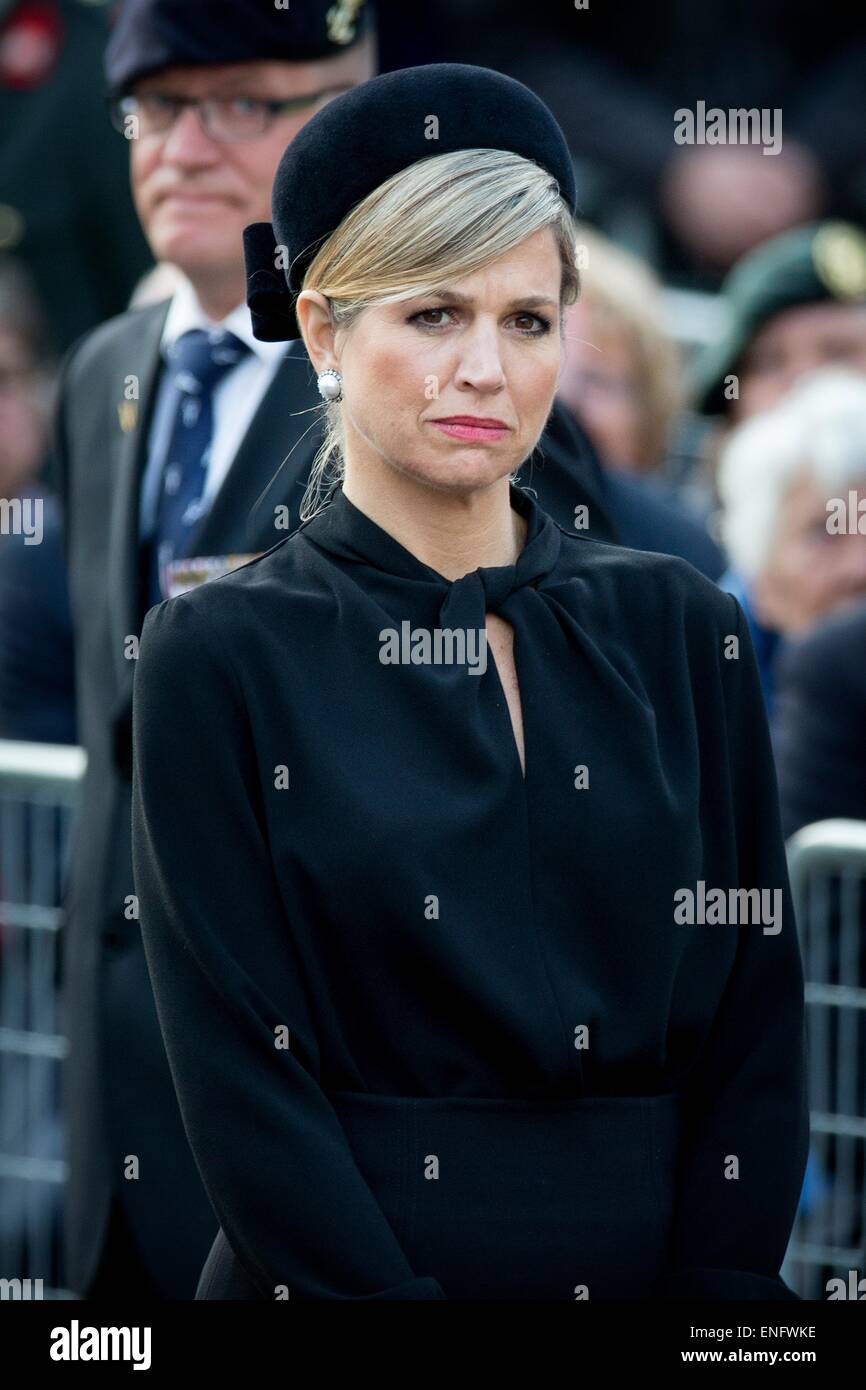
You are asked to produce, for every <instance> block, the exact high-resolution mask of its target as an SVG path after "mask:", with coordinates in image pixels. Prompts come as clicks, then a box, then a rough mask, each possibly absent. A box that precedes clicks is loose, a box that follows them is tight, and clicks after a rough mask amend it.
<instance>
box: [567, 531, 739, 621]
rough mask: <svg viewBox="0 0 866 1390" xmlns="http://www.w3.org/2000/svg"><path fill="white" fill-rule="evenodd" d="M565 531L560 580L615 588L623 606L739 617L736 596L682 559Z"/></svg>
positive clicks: (727, 617) (677, 556)
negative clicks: (677, 607) (657, 602)
mask: <svg viewBox="0 0 866 1390" xmlns="http://www.w3.org/2000/svg"><path fill="white" fill-rule="evenodd" d="M559 529H560V531H561V532H562V546H561V551H560V558H559V562H558V564H557V578H559V577H560V575H559V572H560V571H562V577H563V578H568V577H570V576H573V577H575V578H580V579H582V580H584V581H585V582H589V583H592V582H593V580H596V581H597V582H598V583H600V584H603V585H605V586H609V587H611V588H613V589H614V590H615V591H616V592H618V593H620V594H621V595H622V597H623V600H624V601H629V602H630V601H632V600H635V599H636V600H637V601H638V602H641V601H643V602H645V603H652V601H653V600H654V599H662V600H664V601H666V602H675V603H678V604H681V605H683V606H687V607H689V608H690V609H697V610H698V611H701V610H702V611H704V612H705V613H706V614H707V616H710V615H712V614H716V615H718V616H720V617H725V618H726V619H729V618H730V616H731V614H732V613H733V612H734V608H733V605H732V598H731V595H730V594H728V593H726V592H725V591H724V590H722V589H720V588H719V586H718V584H716V583H715V582H714V581H713V580H712V579H709V578H708V577H707V576H706V575H705V574H702V573H701V571H700V570H698V569H696V568H695V566H694V565H692V564H691V563H690V562H689V561H688V560H684V559H683V558H682V557H681V556H679V555H666V554H663V553H662V552H660V551H653V550H633V549H631V548H630V547H629V546H624V545H619V544H617V543H616V542H614V541H605V540H600V539H598V538H596V537H590V536H580V535H578V534H575V533H573V532H569V531H565V530H563V528H562V527H560V528H559Z"/></svg>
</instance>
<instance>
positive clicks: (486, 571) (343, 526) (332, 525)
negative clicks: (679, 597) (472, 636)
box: [299, 484, 562, 628]
mask: <svg viewBox="0 0 866 1390" xmlns="http://www.w3.org/2000/svg"><path fill="white" fill-rule="evenodd" d="M509 496H510V501H511V506H512V507H513V508H514V510H515V511H517V512H519V514H520V515H521V516H523V517H524V518H525V520H526V523H527V527H526V541H525V543H524V546H523V549H522V550H521V552H520V554H519V555H518V557H517V559H516V560H515V562H514V564H513V565H488V566H479V568H478V569H474V570H472V571H470V573H469V574H465V575H463V577H462V578H461V579H454V580H450V579H446V577H445V576H444V575H442V574H439V572H438V571H437V570H434V569H431V568H430V566H429V565H425V564H424V563H423V561H421V560H419V559H418V558H417V556H415V555H413V554H412V552H411V551H409V550H407V549H406V547H405V546H403V545H401V544H400V542H399V541H397V540H395V538H394V537H393V536H392V535H390V534H389V532H387V531H385V530H383V529H382V527H381V526H379V525H377V523H376V522H375V521H372V520H371V518H370V517H368V516H367V515H366V513H364V512H362V511H360V510H359V508H358V507H356V506H355V505H354V503H352V502H350V501H349V499H348V497H346V495H345V494H344V492H343V489H342V488H341V487H340V488H338V489H337V490H336V491H335V493H334V495H333V498H332V500H331V501H330V502H329V503H328V505H327V506H326V507H325V509H324V511H322V512H319V513H318V514H317V515H316V516H314V517H313V518H312V519H311V520H310V521H308V522H306V523H305V524H304V525H303V526H302V527H301V528H300V532H299V534H301V535H304V536H305V537H306V538H307V539H308V540H310V541H312V542H313V543H314V544H315V545H317V546H321V548H322V549H323V550H326V551H328V552H329V553H330V554H332V555H335V556H338V557H340V558H342V559H345V560H349V561H354V562H356V563H361V564H367V565H371V566H373V567H374V568H375V569H378V570H381V571H383V572H384V573H386V574H390V575H395V576H397V577H400V578H403V579H406V580H409V581H412V582H413V583H415V584H422V585H427V586H429V587H430V588H431V591H432V590H434V589H435V590H437V591H438V593H437V595H436V597H437V598H438V609H439V618H440V623H441V626H442V627H448V628H461V627H462V628H470V627H483V625H484V614H485V613H488V612H489V613H498V612H500V610H501V609H502V608H503V607H504V605H505V604H506V603H507V601H508V600H509V599H510V598H511V596H512V595H513V594H515V593H518V592H519V591H520V590H521V589H525V588H527V587H529V586H530V585H535V586H538V585H539V584H540V583H542V582H543V580H544V579H545V577H546V576H547V575H548V574H549V573H550V572H551V571H552V570H553V569H554V567H555V565H556V562H557V559H558V558H559V550H560V543H561V539H562V537H561V533H560V530H559V527H558V526H557V525H556V523H555V522H554V521H553V520H552V519H551V518H550V517H549V516H548V515H547V513H546V512H543V511H542V510H541V508H540V507H539V506H538V504H537V503H536V502H535V500H534V499H533V498H532V497H530V496H529V494H528V493H526V492H523V491H522V490H521V489H520V488H517V487H515V486H514V485H513V484H511V485H510V487H509Z"/></svg>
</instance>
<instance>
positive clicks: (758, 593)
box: [752, 470, 866, 635]
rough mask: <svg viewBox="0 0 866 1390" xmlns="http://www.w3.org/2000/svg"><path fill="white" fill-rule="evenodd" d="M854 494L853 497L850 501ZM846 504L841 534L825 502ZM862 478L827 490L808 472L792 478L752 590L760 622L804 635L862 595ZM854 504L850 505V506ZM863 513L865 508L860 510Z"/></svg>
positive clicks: (865, 492) (865, 489)
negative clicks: (770, 543) (831, 518)
mask: <svg viewBox="0 0 866 1390" xmlns="http://www.w3.org/2000/svg"><path fill="white" fill-rule="evenodd" d="M849 494H853V497H851V496H849ZM831 498H838V499H841V501H842V502H843V503H844V504H845V518H846V524H845V527H844V529H842V528H840V527H838V526H830V525H829V513H828V503H829V502H830V500H831ZM861 502H866V479H864V478H863V477H852V478H850V479H849V480H848V482H847V483H845V484H844V485H841V486H839V487H838V488H833V489H831V490H828V488H827V486H826V485H822V484H821V483H819V481H818V480H817V479H816V478H815V477H814V475H813V474H812V473H810V472H808V471H807V470H804V471H803V472H801V473H800V474H798V475H797V477H795V478H793V479H792V481H791V484H790V486H789V487H788V490H787V492H786V493H785V494H784V496H783V498H782V500H781V503H780V505H779V511H778V517H777V524H776V532H775V535H774V537H773V542H772V545H771V547H770V551H769V554H768V555H767V559H766V562H765V564H764V568H763V569H762V571H761V573H760V574H759V575H757V576H756V578H755V580H754V582H753V586H752V599H753V603H754V607H755V611H756V613H757V616H758V619H759V621H763V622H764V623H766V624H767V625H768V626H770V627H775V628H777V629H778V630H779V631H781V632H785V633H788V634H792V635H793V634H795V633H798V632H806V631H808V629H809V628H810V627H811V626H812V625H813V623H815V622H817V621H818V619H819V618H821V617H823V616H824V615H825V614H829V613H831V612H832V611H833V609H834V608H837V607H839V605H840V604H842V603H845V602H847V601H849V600H850V599H853V598H859V597H860V596H861V595H863V594H864V593H866V534H863V533H862V532H861V531H860V529H859V528H860V525H863V527H864V531H866V518H860V517H859V515H858V506H859V504H860V503H861ZM852 504H853V505H852ZM864 511H866V506H864Z"/></svg>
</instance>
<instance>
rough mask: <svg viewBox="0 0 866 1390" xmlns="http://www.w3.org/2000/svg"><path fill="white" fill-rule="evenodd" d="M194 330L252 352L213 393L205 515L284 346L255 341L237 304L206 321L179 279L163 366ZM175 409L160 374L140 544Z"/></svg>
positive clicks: (176, 399) (149, 531) (149, 528)
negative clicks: (229, 338) (223, 334)
mask: <svg viewBox="0 0 866 1390" xmlns="http://www.w3.org/2000/svg"><path fill="white" fill-rule="evenodd" d="M194 328H203V329H206V330H208V331H213V329H215V328H224V329H226V331H227V332H229V333H234V335H235V337H236V338H240V340H241V342H243V343H246V344H247V345H248V346H249V347H250V348H251V349H252V351H251V352H250V354H249V356H247V357H245V358H244V359H243V361H241V362H239V363H238V365H237V366H236V367H234V368H233V369H232V370H231V371H230V372H228V373H227V374H226V375H225V376H224V377H223V378H222V380H221V381H220V382H219V383H218V385H217V386H216V387H215V389H214V393H213V419H214V430H213V439H212V441H211V447H210V453H209V456H208V464H207V475H206V478H205V487H204V493H203V497H202V501H203V503H204V504H205V506H204V510H208V508H209V506H210V504H211V503H212V502H213V499H214V497H216V494H217V492H218V491H219V489H220V487H221V486H222V483H223V480H224V479H225V476H226V474H227V473H228V471H229V468H230V466H231V463H232V460H233V459H234V457H235V454H236V453H237V451H238V448H239V446H240V444H241V441H242V440H243V437H244V435H245V434H246V432H247V430H248V429H249V427H250V424H251V423H252V419H253V416H254V415H255V413H256V411H257V410H258V408H259V406H260V405H261V402H262V398H263V397H264V394H265V392H266V391H267V389H268V387H269V386H270V384H271V382H272V381H273V378H274V374H275V372H276V370H277V367H278V366H279V364H280V362H281V361H282V360H283V358H284V357H285V355H286V352H287V350H288V344H286V343H262V342H259V340H258V338H254V337H253V331H252V325H251V323H250V311H249V309H248V308H247V306H246V304H239V305H238V306H237V308H235V309H232V311H231V313H230V314H228V315H227V316H226V318H224V319H222V320H221V321H219V322H216V321H215V320H214V319H211V318H208V316H207V314H206V313H205V311H204V309H203V308H202V307H201V304H200V303H199V300H198V295H197V294H196V292H195V290H194V289H193V287H192V285H191V284H190V282H189V280H187V279H186V278H184V279H183V280H182V281H181V283H180V285H179V286H178V289H177V290H176V291H175V293H174V295H173V296H172V300H171V304H170V305H169V309H168V314H167V316H166V320H165V325H164V327H163V330H162V338H161V339H160V354H161V356H162V359H163V362H165V361H166V360H167V356H168V351H169V349H170V348H171V347H172V346H173V345H174V344H175V343H176V342H177V340H178V338H179V337H180V336H181V334H183V333H188V332H189V331H190V329H194ZM179 404H180V392H179V391H178V390H177V389H176V388H175V387H174V386H173V385H172V384H171V382H170V379H169V377H168V375H167V374H164V375H163V377H162V379H161V381H160V385H159V388H158V395H157V399H156V405H155V406H154V412H153V419H152V422H151V427H150V433H149V435H148V456H147V465H146V467H145V470H144V476H143V478H142V481H141V498H140V503H141V505H140V512H139V516H140V524H139V535H140V538H141V540H142V541H145V540H148V539H149V538H150V537H151V536H152V535H153V531H154V527H155V525H156V508H157V501H158V498H159V489H160V487H161V485H162V474H163V468H164V466H165V461H166V453H167V452H168V446H169V443H170V442H171V435H172V430H173V428H174V421H175V416H176V415H177V411H178V406H179Z"/></svg>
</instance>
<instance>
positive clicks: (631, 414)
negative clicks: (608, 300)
mask: <svg viewBox="0 0 866 1390" xmlns="http://www.w3.org/2000/svg"><path fill="white" fill-rule="evenodd" d="M565 341H566V355H565V363H564V366H563V370H562V379H561V381H560V384H559V397H560V400H562V401H563V402H564V403H565V405H567V406H568V408H569V410H570V411H571V412H572V414H574V415H576V416H577V418H578V420H580V422H581V424H582V425H583V427H584V429H585V430H586V432H587V434H588V435H589V437H590V439H591V440H592V442H593V444H594V445H595V447H596V449H597V450H598V453H599V454H600V455H601V458H602V461H603V462H604V463H605V464H607V466H608V467H609V468H619V469H622V470H623V471H624V472H627V473H630V472H638V471H640V470H641V468H643V467H646V466H648V463H649V461H648V460H646V459H645V458H644V456H643V455H644V448H643V433H644V430H643V424H642V419H641V390H640V380H639V376H638V368H637V362H636V360H635V353H634V350H633V347H632V345H631V343H630V342H629V340H628V333H627V331H626V329H625V327H622V328H619V329H617V328H616V327H615V326H614V325H613V324H612V323H610V322H604V321H603V320H601V321H600V320H599V316H598V314H597V312H596V310H595V308H594V306H593V303H592V300H591V298H590V297H587V298H586V299H582V300H581V301H580V303H579V304H573V305H572V306H571V308H570V309H569V310H568V314H567V315H566V333H565Z"/></svg>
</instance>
